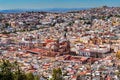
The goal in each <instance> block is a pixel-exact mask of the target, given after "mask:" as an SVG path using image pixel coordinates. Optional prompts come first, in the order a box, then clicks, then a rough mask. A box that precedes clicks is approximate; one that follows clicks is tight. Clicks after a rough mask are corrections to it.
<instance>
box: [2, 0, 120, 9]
mask: <svg viewBox="0 0 120 80" xmlns="http://www.w3.org/2000/svg"><path fill="white" fill-rule="evenodd" d="M104 5H106V6H109V7H120V0H69V1H68V0H34V1H30V0H19V1H18V0H0V10H6V9H48V8H51V9H52V8H93V7H101V6H104Z"/></svg>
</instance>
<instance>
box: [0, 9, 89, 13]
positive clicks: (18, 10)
mask: <svg viewBox="0 0 120 80" xmlns="http://www.w3.org/2000/svg"><path fill="white" fill-rule="evenodd" d="M86 9H88V8H48V9H8V10H0V12H1V13H22V12H27V11H28V12H32V11H34V12H42V11H43V12H69V11H77V10H86Z"/></svg>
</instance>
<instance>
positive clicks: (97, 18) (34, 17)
mask: <svg viewBox="0 0 120 80" xmlns="http://www.w3.org/2000/svg"><path fill="white" fill-rule="evenodd" d="M3 59H5V60H9V61H10V63H13V62H15V61H17V63H18V65H19V67H20V69H21V70H22V71H24V72H25V73H28V72H30V73H33V74H34V75H38V76H39V78H40V80H57V79H51V78H52V77H53V75H52V74H53V72H54V71H53V69H61V71H62V73H61V76H60V77H62V79H59V80H120V60H119V59H120V7H107V6H103V7H99V8H91V9H87V10H80V11H70V12H66V13H57V12H56V13H55V12H23V13H0V60H1V61H2V60H3ZM56 74H57V73H56Z"/></svg>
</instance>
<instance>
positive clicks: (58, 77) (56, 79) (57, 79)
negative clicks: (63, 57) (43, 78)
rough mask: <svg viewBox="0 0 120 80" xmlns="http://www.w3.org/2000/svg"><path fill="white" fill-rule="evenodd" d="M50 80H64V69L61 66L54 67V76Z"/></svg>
mask: <svg viewBox="0 0 120 80" xmlns="http://www.w3.org/2000/svg"><path fill="white" fill-rule="evenodd" d="M50 80H63V77H62V70H61V69H60V68H57V69H53V73H52V78H51V79H50Z"/></svg>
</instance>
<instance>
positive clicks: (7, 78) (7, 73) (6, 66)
mask: <svg viewBox="0 0 120 80" xmlns="http://www.w3.org/2000/svg"><path fill="white" fill-rule="evenodd" d="M0 69H1V70H0V80H13V79H14V77H13V73H12V70H11V69H12V65H11V64H10V62H9V61H8V60H2V63H1V65H0Z"/></svg>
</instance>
